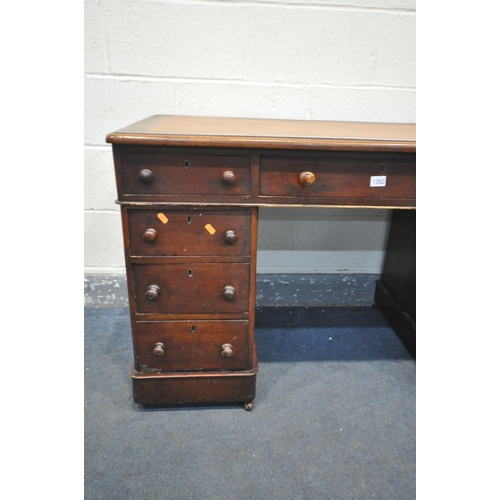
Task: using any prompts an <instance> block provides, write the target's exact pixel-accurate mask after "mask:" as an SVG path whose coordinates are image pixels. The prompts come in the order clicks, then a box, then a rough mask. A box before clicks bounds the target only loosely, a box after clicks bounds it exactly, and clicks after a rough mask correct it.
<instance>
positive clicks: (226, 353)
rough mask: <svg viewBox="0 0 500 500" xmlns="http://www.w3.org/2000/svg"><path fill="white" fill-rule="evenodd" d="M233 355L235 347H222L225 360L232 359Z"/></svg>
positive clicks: (228, 345)
mask: <svg viewBox="0 0 500 500" xmlns="http://www.w3.org/2000/svg"><path fill="white" fill-rule="evenodd" d="M233 354H234V352H233V346H232V345H231V344H224V345H223V346H222V352H221V355H222V357H223V358H230V357H231V356H232V355H233Z"/></svg>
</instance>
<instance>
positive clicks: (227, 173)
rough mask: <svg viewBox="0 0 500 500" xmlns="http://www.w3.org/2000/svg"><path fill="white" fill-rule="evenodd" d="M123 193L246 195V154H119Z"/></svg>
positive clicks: (247, 171) (247, 159)
mask: <svg viewBox="0 0 500 500" xmlns="http://www.w3.org/2000/svg"><path fill="white" fill-rule="evenodd" d="M121 168H122V184H123V194H125V195H133V194H136V195H174V196H175V195H186V194H188V195H207V194H208V195H210V194H214V195H215V194H217V195H245V194H247V195H248V194H250V157H249V156H224V155H195V154H185V155H179V154H161V153H159V154H153V153H127V154H122V155H121Z"/></svg>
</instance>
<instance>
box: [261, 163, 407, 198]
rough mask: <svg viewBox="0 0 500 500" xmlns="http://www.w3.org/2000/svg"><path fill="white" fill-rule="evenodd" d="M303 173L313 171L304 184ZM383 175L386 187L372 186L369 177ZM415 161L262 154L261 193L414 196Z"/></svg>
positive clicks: (328, 196)
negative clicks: (302, 182) (265, 155)
mask: <svg viewBox="0 0 500 500" xmlns="http://www.w3.org/2000/svg"><path fill="white" fill-rule="evenodd" d="M302 172H311V173H312V174H314V178H315V180H314V182H313V183H312V184H311V185H308V186H304V185H302V184H301V182H300V174H301V173H302ZM372 176H373V177H380V176H385V177H386V185H385V187H371V186H370V180H371V177H372ZM415 190H416V188H415V163H414V162H412V161H408V160H406V161H404V160H392V159H385V160H379V161H374V160H371V159H360V158H356V159H350V158H348V157H347V158H340V157H336V158H331V159H328V158H314V157H311V158H295V157H291V156H290V157H263V158H261V164H260V194H261V195H264V196H293V197H299V198H322V197H325V198H359V199H363V198H371V199H377V198H386V199H390V198H407V199H413V198H415Z"/></svg>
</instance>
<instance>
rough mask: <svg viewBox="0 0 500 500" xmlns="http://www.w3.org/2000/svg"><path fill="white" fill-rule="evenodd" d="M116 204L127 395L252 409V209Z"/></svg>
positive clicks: (150, 400)
mask: <svg viewBox="0 0 500 500" xmlns="http://www.w3.org/2000/svg"><path fill="white" fill-rule="evenodd" d="M121 210H122V222H123V229H124V238H125V252H126V262H127V278H128V284H129V297H130V298H131V301H130V312H131V320H132V336H133V346H134V366H133V367H132V370H131V377H132V381H133V394H134V401H135V402H136V403H140V404H167V403H198V402H204V403H209V402H241V403H243V404H245V407H246V408H247V409H251V408H252V406H253V403H252V400H253V399H254V397H255V384H256V375H257V359H256V354H255V345H254V340H253V326H254V325H253V322H254V319H253V318H254V299H253V297H254V295H255V293H254V287H255V248H254V247H255V241H253V240H252V232H253V233H254V234H255V233H256V224H257V209H251V208H247V209H240V210H235V209H221V208H219V209H214V208H208V207H201V208H198V207H170V206H166V205H163V206H162V205H158V206H156V205H155V206H149V207H148V208H145V207H143V206H142V205H134V204H133V203H131V204H126V205H125V204H124V205H122V208H121ZM254 240H255V238H254Z"/></svg>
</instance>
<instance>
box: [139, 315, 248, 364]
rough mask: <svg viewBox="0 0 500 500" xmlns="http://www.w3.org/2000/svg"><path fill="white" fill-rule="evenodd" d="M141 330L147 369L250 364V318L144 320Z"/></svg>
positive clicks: (141, 361)
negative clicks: (240, 319)
mask: <svg viewBox="0 0 500 500" xmlns="http://www.w3.org/2000/svg"><path fill="white" fill-rule="evenodd" d="M137 334H138V338H139V352H138V357H139V369H140V371H141V372H143V373H148V372H149V373H151V372H158V371H164V372H171V371H187V370H190V371H200V370H245V369H246V370H247V369H249V368H250V360H249V359H248V352H249V350H248V321H158V322H142V321H141V322H138V323H137ZM157 344H161V345H160V346H159V348H157V350H156V351H155V346H157ZM226 344H229V345H230V346H231V347H227V348H226V349H225V350H224V349H223V346H224V345H226ZM224 354H225V355H227V354H230V355H229V356H225V355H224Z"/></svg>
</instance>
